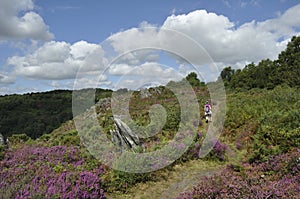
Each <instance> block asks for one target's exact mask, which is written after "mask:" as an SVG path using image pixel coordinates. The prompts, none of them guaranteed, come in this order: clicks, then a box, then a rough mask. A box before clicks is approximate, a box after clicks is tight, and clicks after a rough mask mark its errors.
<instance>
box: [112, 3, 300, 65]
mask: <svg viewBox="0 0 300 199" xmlns="http://www.w3.org/2000/svg"><path fill="white" fill-rule="evenodd" d="M252 4H253V5H258V4H257V1H252ZM299 13H300V4H299V5H297V6H294V7H292V8H290V9H288V10H287V11H286V12H285V13H283V14H282V15H280V16H278V17H277V18H273V19H269V20H266V21H262V22H256V21H251V22H248V23H245V24H242V25H241V26H237V25H236V24H235V23H234V22H232V21H230V20H229V19H228V18H227V17H225V16H223V15H217V14H215V13H208V12H207V11H205V10H196V11H193V12H190V13H188V14H181V15H171V16H169V17H168V18H167V19H166V20H165V22H164V23H163V25H162V26H161V27H156V28H152V29H149V28H143V26H142V28H140V29H138V28H132V29H129V30H126V31H123V32H119V33H117V34H114V35H112V36H111V37H110V38H109V41H110V42H111V43H112V46H113V47H114V49H115V50H116V51H117V52H119V53H124V52H128V51H132V50H135V49H139V48H143V47H145V48H149V47H150V48H151V47H154V48H164V49H165V50H168V51H170V52H175V54H177V55H179V56H182V58H186V59H188V60H190V61H192V62H193V63H197V64H199V65H205V64H208V63H209V62H210V61H211V60H210V59H208V57H207V54H206V53H205V50H206V51H207V52H208V54H209V56H210V57H211V58H212V60H213V61H214V62H216V63H218V64H220V63H222V64H223V65H224V66H226V65H232V66H240V65H241V63H244V64H246V63H249V62H250V63H251V62H258V61H260V60H262V59H267V58H269V59H276V58H277V55H278V54H279V53H280V52H281V51H282V50H284V48H285V47H286V43H287V41H288V39H290V38H291V36H292V35H297V34H299V33H298V32H297V28H299V27H300V18H299V17H298V15H299ZM149 26H150V25H148V27H149ZM152 27H153V26H152ZM164 29H167V30H168V29H169V30H170V29H171V30H175V31H178V33H180V34H185V35H186V36H187V37H190V38H191V39H192V40H194V42H190V41H188V39H187V38H184V37H185V36H182V37H181V38H180V34H172V32H171V31H164ZM282 40H283V41H282ZM197 44H199V45H201V46H202V47H203V48H204V50H199V46H197ZM139 59H140V58H139ZM242 65H243V64H242ZM243 66H244V65H243Z"/></svg>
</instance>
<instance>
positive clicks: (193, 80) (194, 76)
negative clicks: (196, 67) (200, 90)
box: [186, 72, 200, 87]
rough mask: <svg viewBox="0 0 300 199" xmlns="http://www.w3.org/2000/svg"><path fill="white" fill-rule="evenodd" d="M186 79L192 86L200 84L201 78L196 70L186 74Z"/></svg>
mask: <svg viewBox="0 0 300 199" xmlns="http://www.w3.org/2000/svg"><path fill="white" fill-rule="evenodd" d="M186 80H187V81H188V82H189V83H190V84H191V86H193V87H196V86H200V80H199V79H198V77H197V74H196V73H195V72H191V73H189V74H188V75H187V76H186Z"/></svg>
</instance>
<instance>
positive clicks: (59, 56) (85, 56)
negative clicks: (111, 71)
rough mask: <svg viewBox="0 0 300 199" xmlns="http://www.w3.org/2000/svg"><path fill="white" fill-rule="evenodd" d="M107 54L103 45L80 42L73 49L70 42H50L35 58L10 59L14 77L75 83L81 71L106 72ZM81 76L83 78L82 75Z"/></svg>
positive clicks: (33, 54) (39, 49)
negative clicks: (104, 52) (104, 69)
mask: <svg viewBox="0 0 300 199" xmlns="http://www.w3.org/2000/svg"><path fill="white" fill-rule="evenodd" d="M103 61H104V59H103V50H102V49H101V46H100V45H96V44H90V43H87V42H86V41H79V42H76V43H74V44H73V45H71V44H69V43H66V42H55V41H51V42H46V43H45V44H44V45H43V46H41V47H40V48H38V49H37V50H36V51H35V52H33V53H32V54H29V55H26V56H14V57H10V58H9V59H8V61H7V64H8V65H11V66H13V67H14V72H13V73H14V74H15V75H17V76H25V77H28V78H31V79H52V80H54V79H56V80H60V79H73V78H75V77H76V75H77V72H78V70H79V69H80V71H79V72H80V73H83V74H88V73H94V72H97V71H102V70H103V67H104V64H103ZM79 75H80V74H79Z"/></svg>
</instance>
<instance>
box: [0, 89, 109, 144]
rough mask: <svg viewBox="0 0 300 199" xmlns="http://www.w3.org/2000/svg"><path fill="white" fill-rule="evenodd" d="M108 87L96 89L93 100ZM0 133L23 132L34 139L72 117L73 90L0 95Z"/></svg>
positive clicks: (106, 94)
mask: <svg viewBox="0 0 300 199" xmlns="http://www.w3.org/2000/svg"><path fill="white" fill-rule="evenodd" d="M110 94H111V90H104V89H97V92H96V101H97V100H99V99H100V98H103V97H107V96H110ZM0 110H1V114H0V133H1V134H3V135H4V136H5V137H9V136H11V135H12V134H22V133H25V134H27V135H28V136H30V137H31V138H37V137H39V136H41V135H43V134H45V133H50V132H52V131H53V130H54V129H56V128H58V127H59V126H60V125H61V124H62V123H64V122H66V121H68V120H70V119H71V118H72V116H73V115H72V91H70V90H55V91H49V92H41V93H30V94H24V95H7V96H1V97H0Z"/></svg>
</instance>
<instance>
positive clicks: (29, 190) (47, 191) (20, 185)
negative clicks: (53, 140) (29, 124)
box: [0, 145, 104, 198]
mask: <svg viewBox="0 0 300 199" xmlns="http://www.w3.org/2000/svg"><path fill="white" fill-rule="evenodd" d="M91 163H93V164H91ZM103 173H104V169H103V167H102V165H101V164H100V163H97V162H95V161H94V162H93V161H91V162H88V160H87V159H84V158H82V155H81V152H80V149H79V148H78V147H74V146H70V147H66V146H53V147H43V146H35V145H23V146H21V147H19V148H14V149H10V150H8V151H7V152H6V153H5V156H4V158H3V160H2V161H1V162H0V176H1V178H0V179H1V182H0V196H1V197H2V198H104V191H103V189H102V186H103V185H102V180H101V176H102V175H103Z"/></svg>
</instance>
